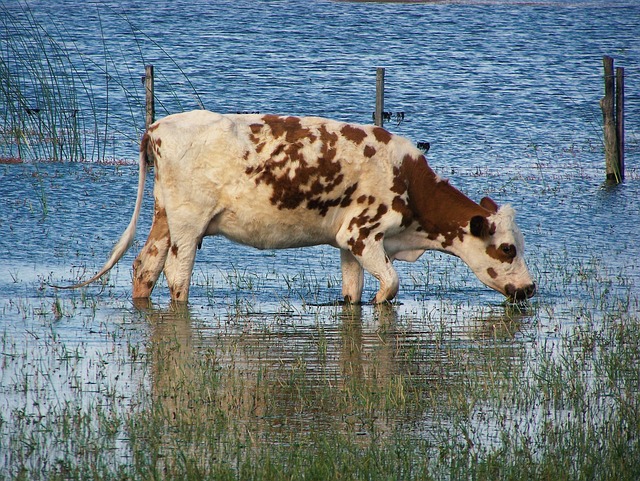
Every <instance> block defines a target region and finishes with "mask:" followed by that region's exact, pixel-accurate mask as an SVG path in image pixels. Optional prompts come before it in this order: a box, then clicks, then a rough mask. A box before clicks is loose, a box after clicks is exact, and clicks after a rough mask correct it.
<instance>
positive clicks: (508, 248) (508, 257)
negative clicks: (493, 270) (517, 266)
mask: <svg viewBox="0 0 640 481" xmlns="http://www.w3.org/2000/svg"><path fill="white" fill-rule="evenodd" d="M486 252H487V255H488V256H489V257H492V258H493V259H496V260H498V261H500V262H503V263H504V262H506V263H509V264H511V263H512V262H513V259H515V258H516V254H517V252H516V246H514V245H513V244H500V246H498V247H496V246H495V245H493V244H491V245H490V246H487V248H486Z"/></svg>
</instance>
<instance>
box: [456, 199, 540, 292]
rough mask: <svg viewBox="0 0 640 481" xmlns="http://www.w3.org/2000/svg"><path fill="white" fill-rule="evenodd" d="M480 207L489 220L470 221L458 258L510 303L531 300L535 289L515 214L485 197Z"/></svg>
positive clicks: (475, 217)
mask: <svg viewBox="0 0 640 481" xmlns="http://www.w3.org/2000/svg"><path fill="white" fill-rule="evenodd" d="M480 205H481V206H482V207H484V208H485V209H487V210H488V211H489V212H490V215H489V216H482V215H476V216H474V217H472V218H471V220H470V221H469V225H468V232H467V234H466V235H465V239H464V241H463V242H462V245H461V247H462V249H461V251H460V252H458V253H457V254H458V255H459V256H460V257H461V258H462V260H464V261H465V263H466V264H467V265H468V266H469V267H470V268H471V269H472V270H473V272H474V273H475V274H476V276H478V279H480V280H481V281H482V282H483V283H484V284H486V285H487V286H489V287H491V288H492V289H495V290H496V291H499V292H501V293H502V294H504V295H505V296H507V297H508V298H510V299H511V300H523V299H528V298H530V297H532V296H533V295H534V294H535V292H536V285H535V283H534V282H533V280H532V279H531V275H530V274H529V269H528V268H527V265H526V263H525V260H524V237H523V236H522V233H521V232H520V229H519V228H518V226H517V224H516V222H515V211H514V210H513V209H512V208H511V207H510V206H509V205H504V206H502V207H500V208H498V205H497V204H496V203H495V202H494V201H492V200H491V199H489V198H488V197H485V198H484V199H482V201H481V202H480Z"/></svg>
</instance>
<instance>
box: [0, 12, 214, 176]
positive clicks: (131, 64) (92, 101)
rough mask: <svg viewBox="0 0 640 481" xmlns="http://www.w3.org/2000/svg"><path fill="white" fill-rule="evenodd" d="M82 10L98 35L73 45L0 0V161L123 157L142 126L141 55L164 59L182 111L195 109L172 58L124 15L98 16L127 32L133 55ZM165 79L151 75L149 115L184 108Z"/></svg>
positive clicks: (58, 28)
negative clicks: (154, 80)
mask: <svg viewBox="0 0 640 481" xmlns="http://www.w3.org/2000/svg"><path fill="white" fill-rule="evenodd" d="M87 8H88V9H90V10H91V12H90V13H88V14H87V25H88V26H89V28H91V29H93V30H94V31H95V32H99V35H98V36H97V37H96V38H95V44H94V45H77V44H76V43H75V40H74V39H76V38H77V35H75V34H74V33H72V32H69V31H67V30H66V27H65V25H63V24H58V23H56V22H54V21H52V20H51V19H50V18H43V17H42V14H41V13H40V12H38V11H37V10H32V8H31V7H30V6H29V4H28V3H26V2H18V3H17V4H16V5H10V6H9V5H5V4H3V3H2V2H0V27H1V30H0V163H16V162H22V161H63V162H76V161H85V160H93V161H105V160H117V159H118V158H119V157H118V156H122V157H120V158H128V157H129V156H130V152H132V151H135V150H136V149H135V146H136V145H137V143H138V141H139V137H140V135H141V132H142V129H143V128H144V120H143V119H144V109H145V105H144V99H145V92H144V86H143V85H142V84H141V82H140V77H141V75H144V68H145V64H146V63H147V62H146V58H148V57H149V56H153V57H154V58H155V59H156V61H160V62H168V65H170V66H171V69H172V70H176V71H177V75H174V77H176V76H177V77H181V78H180V80H184V81H185V83H186V84H187V85H188V87H189V88H191V89H193V93H192V95H193V97H194V99H195V105H192V106H190V107H194V106H196V105H197V106H198V107H200V108H202V107H203V103H202V101H201V99H200V97H199V96H198V94H197V92H196V91H195V87H194V86H193V85H192V84H191V82H190V80H189V79H188V78H187V77H186V75H185V73H184V72H183V71H182V69H181V68H180V66H179V65H178V64H177V63H176V62H175V60H173V59H172V58H171V57H170V56H169V55H168V53H167V52H166V50H164V49H163V48H162V47H161V46H160V45H159V44H158V43H157V42H156V41H154V40H153V39H151V38H150V37H149V36H147V35H145V34H144V33H143V32H141V31H140V30H139V29H138V28H136V27H135V26H134V25H133V24H132V23H131V22H130V20H129V19H128V18H127V17H126V15H124V14H118V13H116V12H115V11H113V10H107V11H106V14H105V15H109V16H114V17H116V19H115V20H114V19H112V18H110V20H111V21H112V22H113V23H115V24H123V25H122V31H124V32H126V31H127V29H128V30H129V33H128V35H129V36H130V37H131V38H133V43H134V44H135V45H136V46H137V51H136V52H126V51H123V50H122V46H121V45H120V44H118V39H117V38H116V39H113V38H111V36H110V35H108V34H107V33H106V32H105V31H104V29H103V19H102V16H101V13H100V12H101V9H100V8H97V6H95V5H94V6H88V7H87ZM142 44H144V48H143V47H142ZM167 75H169V74H168V73H164V72H162V70H159V71H158V77H159V78H158V81H161V85H162V89H163V91H162V92H160V93H159V94H157V98H156V102H157V106H158V107H157V110H158V112H159V113H161V112H165V113H169V112H171V113H175V112H179V111H181V110H184V109H185V106H183V105H182V102H181V101H180V97H179V95H178V94H177V93H176V91H175V90H174V89H173V87H172V85H174V84H175V82H176V80H177V79H176V78H173V79H171V80H169V79H167Z"/></svg>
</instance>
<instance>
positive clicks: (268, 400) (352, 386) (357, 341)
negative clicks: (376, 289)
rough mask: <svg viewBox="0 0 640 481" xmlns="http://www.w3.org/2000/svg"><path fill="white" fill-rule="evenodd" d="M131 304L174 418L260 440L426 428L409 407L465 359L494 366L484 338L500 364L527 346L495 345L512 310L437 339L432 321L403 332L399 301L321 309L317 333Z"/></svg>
mask: <svg viewBox="0 0 640 481" xmlns="http://www.w3.org/2000/svg"><path fill="white" fill-rule="evenodd" d="M138 307H139V308H140V310H141V311H142V312H144V313H145V315H146V317H147V318H148V321H149V323H150V326H151V348H150V351H151V353H150V358H151V360H152V368H151V373H152V379H151V383H152V393H153V398H154V399H155V401H156V402H160V403H161V404H162V406H163V408H164V409H165V410H166V411H167V412H168V413H170V418H169V419H171V420H173V421H174V422H176V423H189V424H193V423H208V422H211V423H213V422H216V421H219V420H220V415H221V414H223V415H225V416H226V417H227V418H228V420H229V421H232V422H234V423H240V424H241V425H245V427H246V428H247V429H248V430H250V431H251V432H253V433H254V434H259V435H260V436H271V435H275V436H278V435H282V436H287V437H288V436H291V435H296V434H297V433H308V432H311V431H314V430H317V429H321V428H322V427H329V426H332V427H333V428H336V427H337V428H338V429H344V430H346V431H349V432H356V433H360V434H371V433H373V432H375V433H377V434H382V433H385V432H390V428H392V426H393V425H394V424H395V423H397V422H402V423H403V424H405V423H425V422H427V419H428V418H429V417H430V414H429V413H428V412H427V410H429V405H428V404H427V405H423V406H406V405H405V403H407V402H412V401H411V400H412V399H414V400H418V399H426V398H427V397H429V396H433V395H434V393H435V396H436V397H438V396H441V395H444V394H445V393H446V390H447V389H450V387H451V386H456V385H461V384H462V383H464V376H465V373H464V369H461V366H460V362H461V361H460V360H461V359H463V360H464V362H465V363H466V364H467V367H468V366H473V367H472V368H473V369H476V370H479V371H482V370H483V369H489V368H490V366H489V365H488V361H487V358H485V356H486V355H487V354H486V351H487V348H486V347H485V348H483V347H482V346H483V345H485V344H487V343H486V342H485V341H486V340H491V346H489V349H492V354H491V356H493V357H492V358H495V356H496V349H498V351H499V352H498V354H497V355H499V356H500V357H503V358H507V359H517V358H519V357H521V355H522V351H523V350H522V349H520V348H519V347H518V346H519V345H518V344H516V343H514V342H512V341H511V340H508V342H502V341H500V338H501V337H506V338H511V337H512V335H513V330H514V329H517V326H518V324H517V321H515V322H514V320H513V319H512V318H511V317H510V316H508V315H505V316H502V317H501V316H499V315H498V316H495V317H493V318H492V317H489V318H484V319H480V320H478V321H477V322H475V323H474V324H475V325H474V326H473V327H472V328H471V329H470V330H469V331H468V332H467V333H466V334H465V335H462V336H461V337H458V339H457V341H456V339H455V337H456V336H458V334H454V335H453V338H450V339H449V340H447V339H444V337H446V336H442V335H441V333H438V332H436V329H437V327H436V326H434V325H433V324H431V325H429V326H427V327H428V329H433V332H429V331H426V330H425V325H424V322H423V323H421V325H420V326H421V328H422V330H418V331H416V330H413V329H411V328H409V329H407V326H406V322H405V326H403V327H402V328H400V327H399V326H398V324H399V321H398V319H397V316H398V314H397V310H396V308H394V307H392V306H386V305H383V306H377V307H367V308H364V311H365V312H364V315H363V307H362V306H358V305H351V304H345V305H344V306H342V307H335V308H333V307H322V308H320V309H327V310H330V309H336V311H335V312H334V313H333V314H331V315H328V316H327V317H330V318H332V322H331V323H330V324H329V323H328V324H327V325H326V326H325V327H324V328H323V327H322V326H321V325H318V324H313V325H311V326H310V325H308V324H307V325H305V324H303V320H302V319H301V320H296V319H295V318H291V319H290V321H291V322H290V323H289V324H288V326H283V325H282V323H277V322H275V321H273V319H267V318H268V316H266V315H264V316H263V317H262V319H259V318H257V317H254V318H250V317H246V318H244V319H243V323H242V324H240V323H238V322H226V321H225V322H220V323H219V322H218V321H207V323H203V322H202V321H200V320H198V319H197V318H192V316H191V313H190V311H189V308H188V307H187V306H185V305H184V304H176V305H173V306H172V307H171V308H169V309H168V310H162V309H155V308H153V307H152V306H149V305H148V304H147V303H146V302H143V303H142V304H138ZM333 315H335V316H336V317H338V318H339V321H340V322H335V319H333V317H332V316H333ZM296 321H297V322H296ZM219 324H222V325H219ZM297 324H300V325H297ZM334 326H335V327H334ZM496 339H497V340H498V342H497V344H496V342H495V341H496ZM474 341H477V342H474ZM456 350H457V351H456ZM491 356H489V357H491ZM483 366H486V367H484V368H483ZM479 375H480V376H482V373H479Z"/></svg>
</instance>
